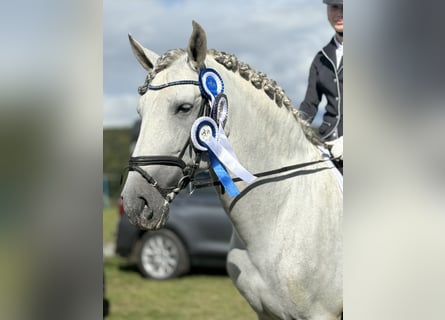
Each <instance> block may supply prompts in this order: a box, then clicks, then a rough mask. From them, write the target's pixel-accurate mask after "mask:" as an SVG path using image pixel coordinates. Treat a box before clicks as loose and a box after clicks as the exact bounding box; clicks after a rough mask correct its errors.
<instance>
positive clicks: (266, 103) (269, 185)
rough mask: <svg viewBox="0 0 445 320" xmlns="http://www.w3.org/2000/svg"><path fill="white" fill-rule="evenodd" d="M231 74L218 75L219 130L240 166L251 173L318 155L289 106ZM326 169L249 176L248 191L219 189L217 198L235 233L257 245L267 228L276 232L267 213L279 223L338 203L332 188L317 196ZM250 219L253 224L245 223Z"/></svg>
mask: <svg viewBox="0 0 445 320" xmlns="http://www.w3.org/2000/svg"><path fill="white" fill-rule="evenodd" d="M224 77H226V78H224ZM230 77H232V79H230ZM234 77H239V75H236V74H232V75H230V74H227V75H223V79H224V81H225V87H226V90H225V92H226V94H227V96H228V101H229V116H228V120H227V123H226V127H225V130H226V133H227V136H228V138H229V141H230V143H231V145H232V147H233V149H234V150H235V153H236V155H237V157H238V159H239V160H240V162H241V164H242V165H243V166H244V167H245V168H246V169H248V170H249V171H250V172H251V173H253V174H255V173H258V172H262V171H269V170H274V169H279V168H281V167H284V166H289V165H293V164H301V163H305V162H309V161H314V160H318V159H321V157H322V156H321V154H320V152H319V150H318V149H317V147H315V146H314V145H313V144H312V143H311V142H309V141H308V140H307V138H306V136H305V134H304V132H303V129H302V127H301V124H300V123H299V122H297V121H296V120H295V118H294V115H293V114H292V112H291V111H290V110H287V109H286V107H285V106H282V107H278V106H277V105H276V104H275V102H273V101H272V100H271V99H269V97H268V96H267V95H266V94H265V93H264V92H263V91H262V90H258V89H256V88H254V87H253V86H252V85H251V84H250V83H249V82H248V81H246V80H244V79H242V78H241V77H239V79H237V80H238V81H233V78H234ZM230 80H232V81H230ZM324 166H328V164H325V165H324ZM315 168H317V166H312V167H308V168H304V169H305V170H309V171H310V170H315ZM328 171H329V169H327V170H323V172H321V173H320V172H317V173H316V174H305V173H301V172H300V173H297V174H295V175H292V173H283V174H281V177H280V178H279V179H275V180H274V177H272V178H271V177H266V178H263V179H262V180H261V181H259V182H258V183H256V182H254V183H253V184H252V186H249V188H250V189H249V191H248V192H247V193H244V194H243V193H242V194H241V195H240V196H239V197H238V198H235V199H229V198H228V197H227V195H223V196H222V202H223V205H224V207H225V209H226V211H227V212H228V213H229V215H230V217H231V219H232V221H233V222H234V225H235V227H236V229H237V230H238V232H239V234H240V236H241V238H242V239H243V240H244V241H245V242H246V243H248V242H250V243H254V245H261V244H260V243H262V241H268V240H269V237H271V234H272V233H275V234H276V232H275V231H276V230H275V231H274V230H271V228H272V227H271V221H270V219H271V218H273V219H276V220H275V221H279V222H277V223H279V224H287V223H295V222H296V219H297V218H296V214H297V213H299V211H300V210H301V211H302V213H301V215H300V216H299V217H298V219H305V218H312V217H311V215H313V216H318V214H320V212H321V211H322V210H323V209H320V210H319V209H318V208H320V207H323V206H324V207H328V208H329V207H336V208H337V207H338V208H339V206H340V202H339V201H338V200H337V199H334V198H335V197H337V193H336V192H332V194H333V196H332V197H333V198H332V199H320V200H317V198H319V195H320V194H323V193H324V192H326V185H330V184H333V183H335V178H333V175H332V174H331V173H328ZM287 175H289V176H287ZM262 182H264V183H262ZM253 185H255V186H253ZM238 186H239V188H240V190H245V188H247V185H246V184H244V183H239V184H238ZM323 188H325V190H323ZM272 200H273V201H272ZM314 201H315V202H316V201H319V202H320V206H316V207H317V209H315V210H314V209H313V208H312V207H313V205H314ZM321 202H323V203H321ZM334 210H335V209H334ZM253 221H254V222H255V228H254V229H255V230H253V229H252V228H251V227H252V223H253ZM272 229H273V228H272ZM266 234H267V235H266ZM278 236H279V235H278Z"/></svg>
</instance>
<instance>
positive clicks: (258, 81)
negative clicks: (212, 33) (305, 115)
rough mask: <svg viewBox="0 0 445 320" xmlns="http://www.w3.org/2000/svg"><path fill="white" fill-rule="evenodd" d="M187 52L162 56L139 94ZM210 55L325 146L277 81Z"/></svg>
mask: <svg viewBox="0 0 445 320" xmlns="http://www.w3.org/2000/svg"><path fill="white" fill-rule="evenodd" d="M186 52H187V51H186V50H185V49H172V50H169V51H167V52H166V53H164V54H163V55H162V56H160V57H159V58H158V60H157V62H156V64H155V67H154V69H153V70H152V71H151V72H149V73H148V75H147V78H146V80H145V83H144V84H143V85H142V86H140V87H139V89H138V91H139V94H141V95H143V94H144V93H145V92H146V91H147V87H148V84H149V83H150V82H151V80H152V79H153V78H154V76H155V75H156V74H157V73H159V72H161V71H162V70H164V69H166V68H168V67H169V66H170V65H171V64H172V63H173V62H174V61H175V60H176V59H177V58H178V57H180V56H182V55H183V54H186ZM208 53H209V54H210V55H212V56H213V58H214V59H215V61H216V62H218V63H219V64H221V65H223V66H224V67H225V68H226V69H228V70H231V71H233V72H238V73H239V75H240V76H241V77H242V78H243V79H245V80H246V81H249V82H250V83H251V84H252V85H253V86H254V87H255V88H257V89H259V90H261V89H262V90H263V91H264V92H265V93H266V95H267V96H268V97H269V98H270V99H271V100H273V101H275V104H276V105H277V106H278V107H280V108H281V107H282V106H284V107H286V109H288V110H289V111H290V112H292V115H293V116H294V118H295V120H296V121H297V122H298V123H299V124H300V125H301V127H302V129H303V132H304V134H305V135H306V137H307V138H308V140H309V141H310V142H312V143H313V144H315V145H324V142H323V141H322V140H321V139H320V138H319V136H318V135H317V134H316V133H315V132H314V130H313V129H312V128H311V127H310V126H309V124H308V123H307V122H306V121H304V120H303V119H301V117H300V116H299V111H298V109H297V108H295V107H294V106H293V105H292V101H291V99H290V98H289V97H288V96H287V95H286V93H285V92H284V90H283V89H282V88H281V87H280V86H279V85H278V84H277V83H276V81H275V80H272V79H269V78H268V77H267V75H266V74H264V73H262V72H259V71H256V70H255V69H253V68H252V67H250V66H249V65H248V64H246V63H243V62H241V61H239V60H238V58H237V57H236V56H235V55H233V54H229V53H226V52H223V51H218V50H216V49H210V50H208Z"/></svg>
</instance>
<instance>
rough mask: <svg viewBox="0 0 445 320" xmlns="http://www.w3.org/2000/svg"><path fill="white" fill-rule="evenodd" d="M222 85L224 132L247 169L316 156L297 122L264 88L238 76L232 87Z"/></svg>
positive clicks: (262, 168)
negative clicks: (225, 95) (226, 111)
mask: <svg viewBox="0 0 445 320" xmlns="http://www.w3.org/2000/svg"><path fill="white" fill-rule="evenodd" d="M234 77H235V75H234ZM226 86H227V87H228V88H227V91H228V100H229V116H228V122H227V125H226V132H227V135H228V137H229V140H230V142H231V144H232V146H233V148H234V150H235V152H236V154H237V156H238V158H239V159H240V161H241V162H242V164H243V166H245V167H246V168H247V169H248V170H250V171H252V172H253V171H256V172H258V171H267V170H272V169H277V168H278V167H282V166H288V165H292V164H296V163H302V162H308V161H312V160H315V159H316V158H320V153H319V151H318V150H317V149H316V147H315V146H314V145H312V143H310V142H309V141H308V140H307V138H306V136H305V134H304V132H303V130H302V127H301V124H300V123H299V122H297V121H296V119H295V117H294V115H293V113H292V112H291V111H290V110H288V109H286V107H285V106H282V107H278V106H277V105H276V104H275V102H274V101H273V100H271V99H270V98H269V97H268V96H267V95H266V94H265V92H263V91H262V90H258V89H256V88H255V87H253V86H252V85H251V84H250V83H249V82H248V81H246V80H244V79H242V78H240V79H239V83H238V84H235V85H234V87H233V90H231V88H232V87H231V84H227V85H226ZM232 86H233V84H232Z"/></svg>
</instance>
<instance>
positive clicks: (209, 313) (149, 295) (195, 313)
mask: <svg viewBox="0 0 445 320" xmlns="http://www.w3.org/2000/svg"><path fill="white" fill-rule="evenodd" d="M103 220H104V222H103V227H104V230H103V239H104V243H106V242H110V241H111V242H113V241H114V233H115V229H116V223H117V220H118V213H117V209H116V208H115V207H110V208H104V213H103ZM104 271H105V280H106V293H105V295H106V297H107V298H108V299H109V301H110V315H109V316H108V317H107V320H118V319H119V320H141V319H150V320H167V319H168V320H201V319H204V320H227V319H231V320H254V319H257V317H256V315H255V313H254V312H253V311H252V309H251V308H250V306H249V305H248V304H247V302H246V301H245V300H244V298H243V297H242V296H241V295H240V293H239V292H238V291H237V289H236V288H235V286H234V285H233V284H232V281H231V280H230V278H229V277H228V276H227V275H224V274H214V273H213V272H212V274H209V273H210V272H198V271H197V272H194V273H192V274H189V275H186V276H183V277H181V278H179V279H172V280H164V281H156V280H152V279H145V278H143V277H142V276H141V275H140V273H139V272H138V271H137V269H136V267H135V266H133V265H131V264H129V263H128V262H127V261H126V260H125V259H123V258H120V257H107V258H105V262H104Z"/></svg>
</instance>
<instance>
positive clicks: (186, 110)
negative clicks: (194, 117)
mask: <svg viewBox="0 0 445 320" xmlns="http://www.w3.org/2000/svg"><path fill="white" fill-rule="evenodd" d="M192 108H193V106H192V105H191V104H188V103H184V104H181V105H180V106H179V107H178V108H177V109H176V113H189V112H190V111H191V110H192Z"/></svg>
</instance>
